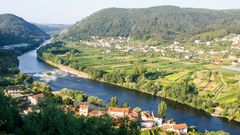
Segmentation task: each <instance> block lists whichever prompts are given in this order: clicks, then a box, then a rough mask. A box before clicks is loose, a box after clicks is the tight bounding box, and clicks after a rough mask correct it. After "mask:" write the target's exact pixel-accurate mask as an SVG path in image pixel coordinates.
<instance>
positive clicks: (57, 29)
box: [36, 24, 72, 34]
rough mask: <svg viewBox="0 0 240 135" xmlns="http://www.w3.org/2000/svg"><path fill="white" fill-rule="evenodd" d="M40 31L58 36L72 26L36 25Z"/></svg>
mask: <svg viewBox="0 0 240 135" xmlns="http://www.w3.org/2000/svg"><path fill="white" fill-rule="evenodd" d="M36 25H37V26H38V27H39V28H40V29H41V30H43V31H45V32H46V33H48V34H58V33H59V32H61V31H62V30H64V29H67V28H69V27H70V26H72V25H71V24H36Z"/></svg>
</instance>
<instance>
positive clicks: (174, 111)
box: [18, 44, 240, 135]
mask: <svg viewBox="0 0 240 135" xmlns="http://www.w3.org/2000/svg"><path fill="white" fill-rule="evenodd" d="M43 45H44V44H43ZM18 59H19V62H20V63H19V69H20V70H21V71H23V72H25V73H28V74H29V75H31V76H32V77H33V78H34V79H35V80H38V81H44V82H46V83H48V84H49V85H50V86H51V87H52V88H53V90H59V89H62V88H70V89H74V90H81V91H84V92H85V93H87V94H88V95H92V96H98V97H100V98H102V99H103V100H104V101H106V102H108V101H109V100H110V99H111V97H113V96H116V97H118V99H119V102H120V103H122V102H124V101H126V102H128V103H129V104H130V106H131V107H136V106H139V107H141V108H142V109H143V110H147V111H151V112H157V106H158V104H159V102H161V101H162V100H163V99H162V98H160V97H155V96H152V95H149V94H145V93H140V92H137V91H134V90H129V89H126V88H122V87H118V86H114V85H110V84H106V83H101V82H97V81H93V80H88V79H84V78H79V77H76V76H74V75H71V74H68V73H66V72H64V71H61V70H59V69H56V68H54V67H51V66H49V65H47V64H46V63H44V62H41V61H39V60H38V59H37V57H36V50H33V51H30V52H27V53H25V54H23V55H22V56H20V57H19V58H18ZM165 101H166V103H167V105H168V109H167V117H168V118H173V119H174V121H176V122H178V123H187V124H188V125H189V126H191V125H194V126H196V127H197V129H198V130H200V131H205V130H209V131H217V130H224V131H227V132H229V133H230V134H231V135H240V124H239V123H236V122H233V121H227V120H224V119H220V118H217V117H213V116H211V115H208V114H206V113H204V112H202V111H199V110H196V109H193V108H191V107H188V106H186V105H182V104H179V103H176V102H173V101H169V100H165Z"/></svg>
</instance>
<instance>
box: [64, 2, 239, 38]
mask: <svg viewBox="0 0 240 135" xmlns="http://www.w3.org/2000/svg"><path fill="white" fill-rule="evenodd" d="M239 13H240V11H239V10H209V9H192V8H180V7H174V6H160V7H152V8H142V9H122V8H109V9H103V10H100V11H98V12H96V13H94V14H92V15H90V16H89V17H87V18H85V19H83V20H81V21H79V22H77V23H76V24H75V25H74V26H72V27H71V28H70V29H69V31H68V32H67V33H65V35H63V37H64V38H66V39H71V40H77V41H78V40H80V39H86V38H87V39H89V38H91V37H93V36H94V37H100V38H101V37H118V36H121V37H131V38H134V39H149V38H155V39H157V40H164V41H171V40H181V41H182V40H186V39H191V38H192V39H197V38H200V36H201V34H204V36H205V40H211V39H213V38H214V37H222V36H224V35H227V34H229V33H239V32H240V23H239V20H240V14H239ZM206 35H207V36H206Z"/></svg>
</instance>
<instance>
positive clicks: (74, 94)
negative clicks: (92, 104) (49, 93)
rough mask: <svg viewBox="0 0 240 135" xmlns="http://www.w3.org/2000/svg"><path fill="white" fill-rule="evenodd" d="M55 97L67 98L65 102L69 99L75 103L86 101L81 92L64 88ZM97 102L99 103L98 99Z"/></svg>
mask: <svg viewBox="0 0 240 135" xmlns="http://www.w3.org/2000/svg"><path fill="white" fill-rule="evenodd" d="M57 95H58V96H61V97H62V98H63V99H65V98H67V99H66V100H68V101H69V99H71V100H73V101H75V102H84V101H87V95H86V94H85V93H84V92H82V91H77V90H71V89H66V88H64V89H62V90H61V91H60V92H59V93H58V94H57ZM68 101H67V102H68ZM98 102H99V103H100V99H98Z"/></svg>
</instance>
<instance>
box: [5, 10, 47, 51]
mask: <svg viewBox="0 0 240 135" xmlns="http://www.w3.org/2000/svg"><path fill="white" fill-rule="evenodd" d="M48 37H49V35H48V34H46V33H45V32H44V31H42V30H41V29H39V28H38V27H37V26H36V25H34V24H31V23H29V22H27V21H25V20H24V19H23V18H20V17H18V16H15V15H12V14H0V46H2V45H8V44H16V43H23V42H24V43H33V42H39V41H41V40H44V39H46V38H48Z"/></svg>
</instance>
